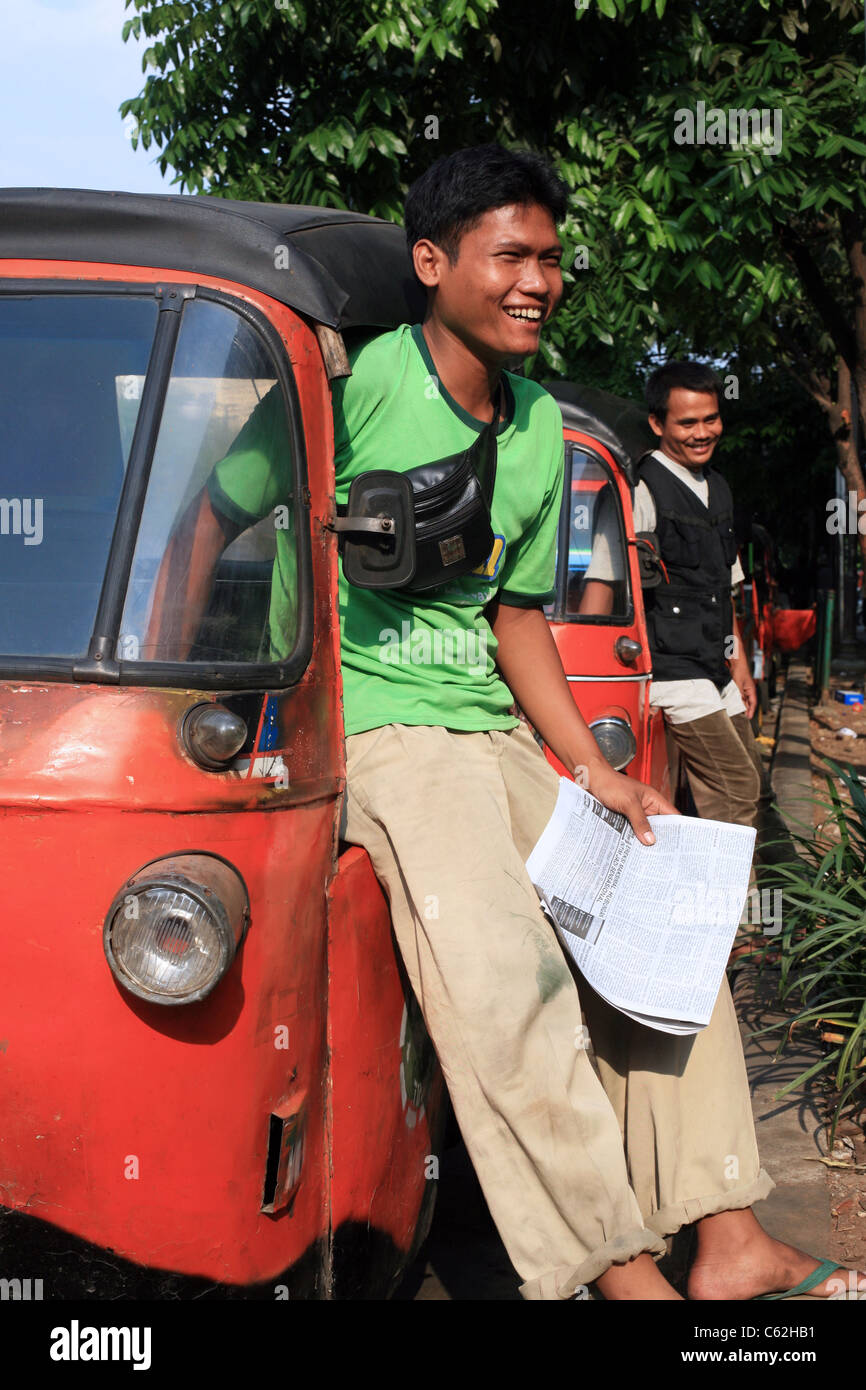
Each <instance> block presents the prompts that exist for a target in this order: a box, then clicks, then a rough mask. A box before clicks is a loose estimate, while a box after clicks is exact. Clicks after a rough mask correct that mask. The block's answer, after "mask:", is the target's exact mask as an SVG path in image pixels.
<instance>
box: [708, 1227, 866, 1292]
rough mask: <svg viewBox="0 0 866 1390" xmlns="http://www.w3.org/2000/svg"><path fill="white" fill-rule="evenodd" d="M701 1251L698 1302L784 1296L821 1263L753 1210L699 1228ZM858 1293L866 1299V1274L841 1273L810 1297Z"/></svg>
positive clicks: (839, 1270)
mask: <svg viewBox="0 0 866 1390" xmlns="http://www.w3.org/2000/svg"><path fill="white" fill-rule="evenodd" d="M697 1232H698V1249H697V1254H696V1255H695V1259H694V1262H693V1264H692V1267H691V1269H690V1271H689V1275H688V1281H687V1285H686V1287H687V1293H688V1297H689V1299H693V1300H697V1301H700V1300H710V1299H712V1300H718V1299H731V1300H741V1299H750V1298H756V1297H757V1296H758V1295H759V1294H766V1293H783V1292H784V1291H785V1290H786V1289H792V1288H794V1287H795V1286H796V1285H797V1284H799V1283H801V1282H802V1281H803V1280H804V1279H806V1278H807V1277H808V1276H809V1275H810V1274H811V1273H812V1272H813V1271H814V1270H816V1269H817V1268H818V1266H819V1265H820V1263H821V1261H820V1260H817V1259H816V1258H815V1256H814V1255H807V1254H806V1253H805V1251H803V1250H798V1249H797V1248H796V1247H795V1246H793V1245H786V1244H785V1243H784V1242H783V1241H780V1240H774V1239H773V1237H772V1236H769V1235H767V1233H766V1231H764V1230H762V1229H761V1227H760V1226H759V1225H758V1222H757V1220H756V1219H755V1217H754V1215H753V1214H752V1212H751V1211H750V1210H746V1211H737V1212H719V1213H718V1215H716V1216H705V1217H704V1218H703V1220H702V1221H699V1222H698V1223H697ZM849 1291H850V1292H852V1293H853V1292H855V1291H856V1292H857V1293H859V1294H862V1295H864V1297H866V1274H864V1273H862V1272H859V1271H854V1270H847V1269H837V1270H834V1271H833V1273H831V1274H829V1275H828V1276H827V1278H826V1279H822V1280H821V1282H820V1283H819V1284H816V1286H815V1288H814V1289H810V1290H809V1294H810V1297H813V1298H831V1297H832V1296H833V1294H836V1295H837V1296H840V1295H841V1294H843V1293H848V1292H849Z"/></svg>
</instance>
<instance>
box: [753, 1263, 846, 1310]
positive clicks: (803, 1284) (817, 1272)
mask: <svg viewBox="0 0 866 1390" xmlns="http://www.w3.org/2000/svg"><path fill="white" fill-rule="evenodd" d="M837 1269H838V1270H840V1271H841V1273H843V1274H848V1273H849V1271H848V1270H847V1269H845V1267H844V1265H840V1264H837V1263H836V1261H835V1260H822V1261H821V1263H820V1264H819V1265H818V1268H817V1269H813V1270H812V1273H811V1274H807V1275H806V1278H805V1279H801V1280H800V1283H799V1284H795V1285H794V1287H793V1288H792V1289H785V1291H784V1292H783V1293H759V1294H755V1297H754V1298H753V1299H752V1302H753V1303H761V1302H770V1301H771V1300H775V1299H778V1298H820V1299H821V1302H822V1303H823V1302H826V1301H827V1299H828V1298H832V1297H833V1295H832V1294H813V1293H810V1289H814V1288H815V1286H816V1285H817V1284H822V1283H823V1282H824V1280H825V1279H829V1277H830V1275H831V1274H832V1273H833V1272H834V1270H837ZM837 1296H838V1297H842V1298H848V1297H849V1296H851V1297H854V1298H857V1297H858V1294H857V1292H856V1290H855V1291H854V1293H853V1294H850V1293H849V1291H848V1290H846V1292H845V1293H844V1294H842V1295H837ZM864 1297H866V1291H864Z"/></svg>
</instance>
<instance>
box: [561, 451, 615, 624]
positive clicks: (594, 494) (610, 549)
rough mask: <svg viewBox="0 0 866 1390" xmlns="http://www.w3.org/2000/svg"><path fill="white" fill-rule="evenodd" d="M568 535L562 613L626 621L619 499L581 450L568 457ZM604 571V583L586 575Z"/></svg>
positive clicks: (602, 469) (603, 472)
mask: <svg viewBox="0 0 866 1390" xmlns="http://www.w3.org/2000/svg"><path fill="white" fill-rule="evenodd" d="M570 452H571V468H572V474H571V530H570V536H569V553H568V587H567V590H566V613H567V615H568V616H569V617H606V618H609V619H611V620H616V619H619V620H621V621H623V622H624V621H626V620H627V617H628V583H627V578H626V576H627V573H628V571H627V565H626V554H627V552H626V545H625V527H624V523H623V516H622V508H621V506H620V502H619V494H618V493H617V491H616V487H615V485H614V483H613V482H612V480H611V479H610V476H609V474H608V471H607V469H606V468H605V467H604V465H603V464H602V463H601V462H600V461H599V460H598V459H595V458H593V457H592V456H591V455H589V454H586V453H584V452H583V451H582V450H580V449H576V448H575V449H572V450H571V451H570ZM590 567H592V570H593V574H595V572H599V573H600V572H601V571H602V570H603V574H604V582H603V583H601V582H597V581H596V582H593V576H591V575H590V573H589V571H590Z"/></svg>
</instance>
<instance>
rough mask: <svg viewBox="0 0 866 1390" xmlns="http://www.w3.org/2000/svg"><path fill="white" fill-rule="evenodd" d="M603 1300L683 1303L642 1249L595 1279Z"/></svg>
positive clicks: (651, 1258) (650, 1257)
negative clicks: (638, 1253) (640, 1252)
mask: <svg viewBox="0 0 866 1390" xmlns="http://www.w3.org/2000/svg"><path fill="white" fill-rule="evenodd" d="M595 1285H596V1288H597V1289H598V1290H599V1292H600V1293H601V1294H603V1295H604V1297H605V1299H614V1300H621V1301H622V1300H628V1299H651V1300H653V1301H654V1302H670V1301H673V1302H676V1303H682V1301H683V1300H682V1298H681V1297H680V1295H679V1294H678V1293H677V1292H676V1290H675V1289H674V1288H673V1287H672V1286H671V1285H670V1284H669V1283H668V1281H667V1279H666V1278H665V1277H664V1275H663V1274H660V1273H659V1271H658V1269H657V1268H656V1263H655V1260H654V1259H653V1257H652V1255H649V1254H647V1253H646V1251H644V1253H643V1254H642V1255H636V1256H635V1258H634V1259H633V1260H629V1262H628V1264H624V1265H611V1267H610V1269H608V1270H605V1272H604V1274H602V1275H600V1276H599V1278H598V1279H596V1281H595Z"/></svg>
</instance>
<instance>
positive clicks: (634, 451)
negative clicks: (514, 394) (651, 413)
mask: <svg viewBox="0 0 866 1390" xmlns="http://www.w3.org/2000/svg"><path fill="white" fill-rule="evenodd" d="M544 388H545V390H546V391H549V392H550V394H551V395H552V396H553V397H554V398H555V399H556V402H557V404H558V405H559V408H560V410H561V411H562V419H563V423H564V424H565V426H566V427H567V428H568V429H573V430H580V431H581V432H582V433H583V434H590V435H592V436H593V438H595V439H597V440H598V441H599V443H600V444H604V446H605V448H607V449H609V450H610V452H611V453H612V454H613V457H614V458H615V459H616V462H617V463H618V464H619V466H620V468H621V469H622V470H623V472H624V473H625V475H626V477H627V478H628V480H629V482H630V483H631V484H632V486H634V484H635V483H636V482H637V465H638V464H639V463H640V460H641V459H642V458H643V456H644V454H647V453H649V452H650V451H651V450H652V449H655V448H657V447H658V440H657V439H656V437H655V435H654V434H653V432H652V430H651V429H650V427H649V422H648V420H647V410H646V406H641V405H638V404H637V402H636V401H629V400H626V399H625V398H624V397H623V396H614V395H612V394H611V393H610V392H609V391H601V390H599V389H598V387H595V386H578V385H577V384H576V383H575V382H573V381H545V382H544Z"/></svg>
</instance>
